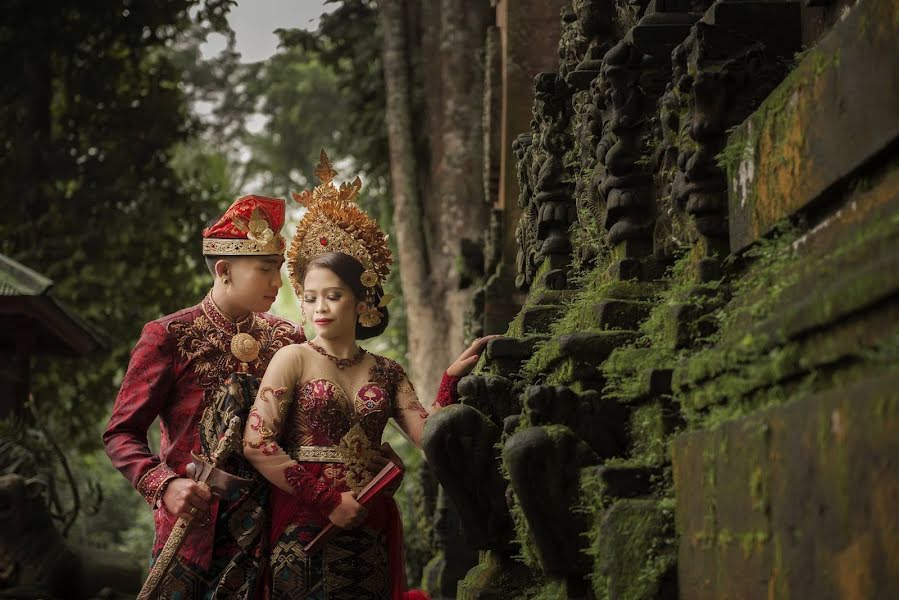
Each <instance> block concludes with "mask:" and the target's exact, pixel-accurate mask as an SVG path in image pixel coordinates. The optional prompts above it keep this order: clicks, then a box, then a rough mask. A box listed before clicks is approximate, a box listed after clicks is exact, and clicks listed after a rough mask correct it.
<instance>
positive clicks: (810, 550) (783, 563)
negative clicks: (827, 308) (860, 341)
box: [672, 373, 899, 600]
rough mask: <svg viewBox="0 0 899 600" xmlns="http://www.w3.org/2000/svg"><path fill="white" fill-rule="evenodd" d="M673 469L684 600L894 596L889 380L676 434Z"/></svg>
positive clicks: (898, 416) (897, 489) (898, 488)
mask: <svg viewBox="0 0 899 600" xmlns="http://www.w3.org/2000/svg"><path fill="white" fill-rule="evenodd" d="M672 462H673V466H674V486H675V493H676V495H677V508H676V518H677V527H678V532H679V534H680V542H679V552H678V565H679V567H678V568H679V585H680V598H681V599H682V600H700V599H701V600H704V599H709V600H711V599H718V598H735V597H739V598H815V599H816V600H830V599H833V600H837V599H844V598H859V599H861V598H890V597H893V595H894V594H895V592H896V590H899V511H897V510H896V506H899V375H897V374H895V373H891V374H884V375H881V376H872V377H869V378H867V379H861V380H858V381H856V382H855V383H854V384H851V385H847V386H845V387H844V388H843V389H831V390H829V391H826V392H821V393H817V394H814V395H811V396H808V397H805V398H804V399H802V400H799V401H796V402H793V403H791V404H788V405H784V406H778V407H773V408H769V409H765V410H762V411H759V412H757V413H755V414H753V415H750V416H747V417H744V418H741V419H737V420H734V421H731V422H728V423H725V424H723V425H720V426H718V427H717V428H715V429H712V430H704V431H696V432H693V433H688V434H683V435H681V436H678V437H677V438H675V440H674V442H673V446H672Z"/></svg>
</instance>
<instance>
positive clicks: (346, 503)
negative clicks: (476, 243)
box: [328, 492, 368, 529]
mask: <svg viewBox="0 0 899 600" xmlns="http://www.w3.org/2000/svg"><path fill="white" fill-rule="evenodd" d="M367 516H368V509H367V508H365V507H364V506H362V505H361V504H359V503H358V502H356V492H344V493H342V494H340V504H338V505H337V508H335V509H334V510H332V511H331V514H330V515H328V518H329V519H330V520H331V522H332V523H334V524H335V525H337V526H338V527H340V528H342V529H352V528H353V527H358V526H359V525H361V524H362V522H363V521H365V517H367Z"/></svg>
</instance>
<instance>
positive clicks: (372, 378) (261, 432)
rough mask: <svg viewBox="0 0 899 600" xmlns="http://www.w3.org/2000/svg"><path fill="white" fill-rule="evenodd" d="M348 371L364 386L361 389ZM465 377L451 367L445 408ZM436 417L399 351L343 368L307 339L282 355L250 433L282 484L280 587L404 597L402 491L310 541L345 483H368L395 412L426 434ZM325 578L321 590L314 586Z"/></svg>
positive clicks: (269, 472)
mask: <svg viewBox="0 0 899 600" xmlns="http://www.w3.org/2000/svg"><path fill="white" fill-rule="evenodd" d="M338 380H340V381H343V382H345V383H346V387H347V388H348V389H349V388H350V387H351V389H353V390H355V391H354V392H353V393H352V395H350V394H348V393H347V391H346V390H345V389H344V388H342V387H341V386H340V385H339V384H338V383H336V381H338ZM456 381H457V378H455V377H450V376H447V375H444V379H443V381H442V382H441V392H440V394H439V395H438V399H437V401H436V402H435V408H439V407H441V406H444V405H446V404H450V403H452V402H454V401H455V384H456ZM350 384H352V386H351V385H350ZM427 417H428V413H427V411H426V410H425V409H424V407H423V406H422V405H421V403H420V402H419V401H418V398H417V397H416V395H415V391H414V389H413V388H412V385H411V384H410V382H409V380H408V378H407V377H406V374H405V372H404V371H403V369H402V367H401V366H400V365H399V364H397V363H396V362H394V361H392V360H389V359H387V358H384V357H381V356H376V355H368V356H366V357H365V359H364V360H363V361H362V362H361V363H360V364H359V365H357V366H354V367H352V368H347V369H345V370H338V368H337V367H336V366H335V365H334V364H333V363H331V362H330V361H328V360H327V359H325V358H323V357H321V356H320V355H318V354H317V353H315V352H314V351H313V350H312V349H311V348H309V346H307V345H305V344H304V345H297V346H293V347H291V348H289V349H285V350H284V351H282V352H279V353H278V354H276V355H275V358H274V359H272V362H271V365H270V366H269V369H268V371H267V372H266V374H265V376H264V378H263V380H262V385H261V386H260V391H259V395H258V396H257V398H256V402H255V404H254V406H253V409H252V411H251V412H250V417H249V419H248V421H247V428H246V430H245V439H244V453H245V455H246V457H247V458H248V459H249V460H250V462H251V463H252V464H253V466H255V467H256V468H257V469H258V470H259V472H260V473H262V474H263V475H264V476H265V477H266V478H267V479H268V480H269V481H270V482H271V483H272V488H273V489H272V500H271V502H272V528H271V537H270V539H271V548H272V551H271V561H270V568H271V578H270V582H271V588H270V590H269V592H270V595H271V597H273V598H303V597H309V598H317V597H326V598H329V599H338V598H347V599H353V600H364V599H368V598H371V599H378V600H381V599H395V598H401V597H402V592H403V589H404V584H405V569H404V565H403V559H402V556H403V554H402V536H401V533H402V527H401V523H400V519H399V513H398V512H397V508H396V503H395V502H394V500H393V498H392V497H390V496H381V497H379V498H377V499H376V500H375V501H374V502H373V503H372V504H370V505H369V506H368V508H369V513H368V517H367V519H366V521H365V522H364V523H363V525H362V526H360V527H358V528H354V529H349V530H341V531H340V532H339V533H338V534H337V535H335V536H333V537H332V538H331V539H330V540H329V541H328V543H327V544H326V545H325V548H324V550H323V551H322V552H321V553H320V554H318V555H316V556H313V557H308V556H306V555H305V553H304V552H303V546H304V545H305V544H306V543H308V542H309V541H310V540H311V539H312V538H314V537H315V535H316V534H317V533H318V531H320V530H321V528H322V527H323V526H324V525H325V524H327V523H328V515H330V514H331V512H332V511H333V510H334V509H335V508H336V507H337V505H338V504H340V499H341V496H340V494H341V493H342V492H347V491H350V490H353V491H358V490H360V489H361V488H362V487H364V486H365V484H366V483H368V481H369V480H370V479H371V476H372V473H371V472H370V470H369V469H368V468H367V466H368V464H369V460H370V458H371V457H372V456H373V455H376V454H380V452H381V450H380V446H381V436H382V434H383V432H384V428H385V427H386V425H387V421H388V420H389V419H390V418H394V419H395V420H396V422H397V423H398V424H399V425H400V427H401V428H402V429H403V430H404V431H405V432H406V433H407V434H408V435H409V437H410V438H411V439H412V441H413V442H414V443H416V444H418V443H419V442H420V437H421V431H422V429H423V426H424V422H425V420H426V419H427ZM316 586H319V588H318V590H319V591H317V592H316V593H313V594H312V595H309V596H306V594H307V593H308V592H309V591H310V590H312V589H315V588H316ZM322 593H323V594H324V595H320V594H322ZM265 595H269V594H265Z"/></svg>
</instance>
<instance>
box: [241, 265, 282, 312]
mask: <svg viewBox="0 0 899 600" xmlns="http://www.w3.org/2000/svg"><path fill="white" fill-rule="evenodd" d="M228 263H229V264H230V266H231V268H230V273H231V286H230V290H229V298H230V299H231V301H232V302H234V303H235V304H236V305H238V306H239V307H240V308H242V309H244V310H247V311H252V312H266V311H268V310H269V309H270V308H271V307H272V304H274V302H275V298H277V297H278V290H279V289H280V288H281V265H282V264H284V257H282V256H278V255H270V256H241V257H237V258H233V259H228Z"/></svg>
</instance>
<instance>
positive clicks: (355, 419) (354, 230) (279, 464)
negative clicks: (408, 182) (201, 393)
mask: <svg viewBox="0 0 899 600" xmlns="http://www.w3.org/2000/svg"><path fill="white" fill-rule="evenodd" d="M316 175H317V176H318V177H319V179H321V181H322V184H321V185H319V186H318V187H317V188H315V190H314V191H313V192H304V193H303V194H302V195H296V194H295V195H294V198H295V199H296V200H297V201H298V202H300V203H301V204H304V205H305V206H306V207H307V208H308V212H307V213H306V214H305V215H304V217H303V219H302V220H301V222H300V223H299V224H298V226H297V231H296V235H295V236H294V239H293V243H292V245H291V248H290V250H289V252H288V259H287V261H288V270H289V272H290V278H291V281H292V283H293V286H294V289H295V290H296V292H297V294H298V295H299V297H300V298H301V299H302V304H303V316H304V318H305V319H306V320H308V321H311V322H312V323H313V325H314V328H315V332H316V337H315V339H314V340H313V341H310V342H307V343H304V344H294V345H291V346H288V347H286V348H283V349H282V350H280V351H279V352H278V353H277V354H275V356H274V358H273V359H272V361H271V363H270V365H269V367H268V370H267V371H266V373H265V376H264V377H263V379H262V383H261V385H260V390H259V394H258V396H257V398H256V402H255V404H254V406H253V409H252V410H251V412H250V417H249V419H248V421H247V427H246V430H245V434H244V436H245V437H244V453H245V455H246V457H247V458H248V459H249V460H250V462H251V463H252V464H253V465H254V466H255V467H256V469H258V470H259V472H260V473H262V475H263V476H265V477H266V478H267V479H268V480H269V481H270V482H271V483H272V515H273V518H272V529H271V538H270V539H271V544H272V548H271V562H270V564H271V578H270V582H271V589H270V594H271V596H272V597H273V598H307V597H308V598H327V599H338V598H339V599H347V600H350V599H351V600H365V599H369V598H371V599H379V600H380V599H399V598H402V595H403V589H404V586H405V569H404V565H403V553H402V527H401V523H400V520H399V513H398V512H397V509H396V504H395V502H394V500H393V498H392V497H391V496H390V495H381V496H379V497H377V498H376V499H375V500H374V501H373V502H372V503H370V504H368V506H367V507H363V506H361V505H360V504H359V503H358V502H356V499H355V496H356V494H357V493H358V492H359V491H360V490H361V489H362V488H363V487H364V486H365V485H366V484H367V483H368V482H369V481H370V480H371V478H372V475H373V472H377V470H378V467H379V466H380V465H381V464H384V462H385V460H384V458H385V452H389V450H386V451H385V450H383V449H382V447H381V436H382V434H383V431H384V427H385V426H386V425H387V421H388V419H390V418H391V417H392V418H394V419H395V421H396V422H397V424H398V425H399V426H400V427H401V428H402V429H403V431H404V432H405V433H406V434H407V435H408V437H409V438H410V439H411V440H412V442H413V443H414V444H416V445H420V443H421V435H422V430H423V428H424V424H425V420H426V419H427V417H428V413H427V411H426V410H425V408H424V407H423V406H422V404H421V403H420V402H419V401H418V398H417V397H416V394H415V390H414V389H413V387H412V384H411V383H410V381H409V379H408V377H407V376H406V374H405V373H404V371H403V368H402V367H401V366H400V365H399V364H397V363H396V362H394V361H392V360H390V359H387V358H384V357H382V356H377V355H374V354H371V353H369V352H367V351H366V350H364V349H362V348H360V347H359V346H357V345H356V341H357V340H358V339H367V338H370V337H374V336H375V335H378V334H379V333H381V332H383V331H384V329H385V327H386V325H387V320H388V312H387V308H386V306H387V303H388V302H389V300H390V299H389V297H386V296H385V295H384V293H383V288H382V284H383V282H384V280H385V279H386V277H387V274H388V272H389V267H390V263H391V256H390V250H389V248H388V246H387V239H386V236H385V235H384V233H383V232H382V231H381V230H380V229H379V228H378V226H377V224H376V223H375V222H374V221H373V220H372V219H370V218H369V217H368V216H367V215H365V213H363V212H362V211H361V210H360V209H359V207H358V206H357V205H356V204H355V203H354V202H353V197H354V196H355V194H356V193H357V192H358V191H359V189H360V187H361V182H360V181H359V179H358V178H356V180H355V181H354V182H353V183H352V184H344V185H342V186H341V187H340V188H339V189H338V188H337V187H335V186H334V184H333V183H332V180H333V177H334V176H335V175H336V173H335V171H334V170H333V169H332V167H331V164H330V162H329V161H328V158H327V156H326V155H325V153H324V151H322V158H321V163H320V164H319V165H318V168H317V169H316ZM435 335H439V334H438V333H437V332H435ZM489 339H490V338H481V339H480V340H478V341H476V342H475V343H474V344H472V345H471V346H470V347H469V348H468V349H467V350H466V351H465V352H463V353H462V355H461V356H460V357H459V359H458V360H457V361H456V362H454V363H453V364H452V365H451V366H450V367H449V368H448V369H447V371H446V373H445V374H444V376H443V380H442V381H441V385H440V391H439V393H438V397H437V399H436V400H435V403H434V408H433V409H432V410H439V409H440V408H442V407H443V406H445V405H447V404H451V403H453V402H455V386H456V382H457V381H458V379H459V378H460V377H461V376H463V375H465V374H467V373H468V372H470V371H471V369H472V368H473V367H474V365H475V363H476V362H477V360H478V356H479V354H480V352H481V351H482V350H483V348H484V347H485V346H486V344H487V342H488V341H489ZM329 521H330V522H332V523H334V524H335V525H337V526H338V527H340V531H339V533H338V534H337V535H335V536H334V537H332V538H331V539H330V540H329V541H328V542H327V544H326V545H325V547H324V551H323V552H321V553H318V554H316V555H314V556H307V555H306V553H305V552H304V551H303V546H304V545H305V544H307V543H308V542H309V541H310V540H312V539H313V538H314V537H315V536H316V535H317V533H318V532H319V531H320V530H321V529H322V527H323V526H325V525H326V524H327V523H328V522H329Z"/></svg>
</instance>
